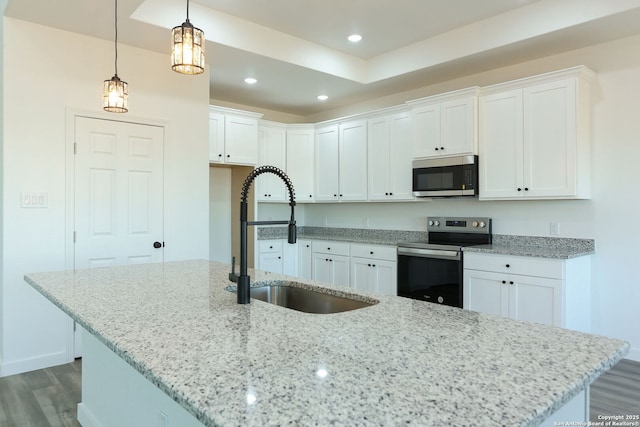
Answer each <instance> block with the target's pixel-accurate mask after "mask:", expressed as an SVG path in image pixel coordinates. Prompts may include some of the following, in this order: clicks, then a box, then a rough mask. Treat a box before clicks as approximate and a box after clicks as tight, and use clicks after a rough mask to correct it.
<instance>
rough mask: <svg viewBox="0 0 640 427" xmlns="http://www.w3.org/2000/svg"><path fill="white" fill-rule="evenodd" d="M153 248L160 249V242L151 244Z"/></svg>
mask: <svg viewBox="0 0 640 427" xmlns="http://www.w3.org/2000/svg"><path fill="white" fill-rule="evenodd" d="M153 247H154V248H156V249H158V248H161V247H162V243H160V242H153Z"/></svg>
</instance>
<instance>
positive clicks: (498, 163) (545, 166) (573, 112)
mask: <svg viewBox="0 0 640 427" xmlns="http://www.w3.org/2000/svg"><path fill="white" fill-rule="evenodd" d="M592 78H593V72H592V71H591V70H589V69H587V68H585V67H574V68H571V69H568V70H562V71H558V72H554V73H548V74H544V75H541V76H536V77H532V78H529V79H521V80H518V81H515V82H509V83H504V84H500V85H495V86H491V87H488V88H484V89H483V91H482V96H481V97H480V104H479V110H480V119H479V140H480V156H479V158H480V199H484V200H494V199H584V198H589V197H590V138H589V134H590V119H589V117H590V100H589V92H590V91H589V86H590V81H591V80H592Z"/></svg>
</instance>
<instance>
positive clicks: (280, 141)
mask: <svg viewBox="0 0 640 427" xmlns="http://www.w3.org/2000/svg"><path fill="white" fill-rule="evenodd" d="M258 134H259V141H258V166H267V165H268V166H275V167H277V168H278V169H280V170H282V171H283V172H284V171H285V167H286V149H287V147H286V145H287V140H286V131H285V127H284V126H282V125H278V124H269V125H266V124H261V125H260V127H259V131H258ZM256 186H257V190H256V197H257V199H258V201H260V202H272V201H273V202H275V201H284V200H288V194H287V187H286V186H285V184H284V182H282V180H281V179H280V178H279V177H277V176H276V175H274V174H270V173H265V174H262V175H261V176H260V177H259V178H257V180H256Z"/></svg>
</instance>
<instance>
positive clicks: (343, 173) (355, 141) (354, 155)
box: [338, 120, 367, 200]
mask: <svg viewBox="0 0 640 427" xmlns="http://www.w3.org/2000/svg"><path fill="white" fill-rule="evenodd" d="M339 145H340V154H339V172H338V175H339V182H340V185H339V188H340V193H339V194H340V200H367V122H366V121H365V120H360V121H357V122H352V123H343V124H341V125H340V143H339Z"/></svg>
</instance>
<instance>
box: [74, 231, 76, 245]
mask: <svg viewBox="0 0 640 427" xmlns="http://www.w3.org/2000/svg"><path fill="white" fill-rule="evenodd" d="M75 242H76V232H75V231H74V232H73V243H75Z"/></svg>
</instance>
